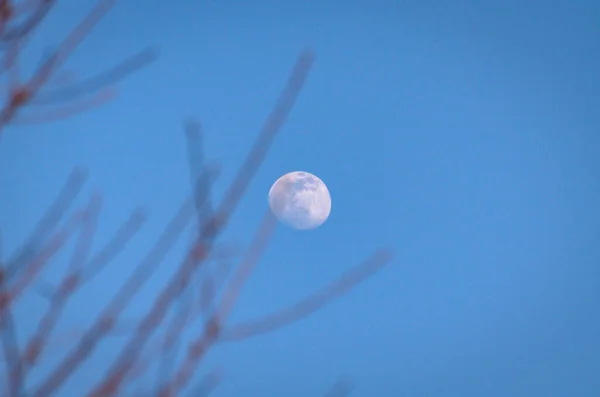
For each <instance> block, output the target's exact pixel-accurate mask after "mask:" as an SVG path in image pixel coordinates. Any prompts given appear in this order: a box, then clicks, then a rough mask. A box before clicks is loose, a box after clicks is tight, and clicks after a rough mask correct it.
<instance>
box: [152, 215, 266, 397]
mask: <svg viewBox="0 0 600 397" xmlns="http://www.w3.org/2000/svg"><path fill="white" fill-rule="evenodd" d="M276 225H277V220H276V218H275V216H274V215H273V213H271V211H270V210H267V212H266V213H265V215H264V217H263V220H262V223H261V225H260V227H259V228H258V231H257V232H256V234H255V236H254V238H253V240H252V243H251V244H250V247H249V248H248V251H247V252H246V254H245V255H244V258H243V259H242V260H241V262H240V264H239V266H238V267H237V269H236V270H235V273H234V275H233V277H232V279H231V280H230V282H229V283H228V284H227V286H226V287H225V292H224V293H223V298H222V299H221V301H220V302H219V304H218V307H217V309H216V310H215V313H214V314H213V315H212V316H211V318H209V319H208V321H207V322H206V326H205V329H204V331H203V333H202V334H201V335H200V336H199V337H197V338H195V339H194V340H192V342H191V343H189V345H188V353H187V355H186V357H185V359H184V361H183V363H182V364H181V365H180V366H179V368H178V370H177V372H176V373H175V375H174V376H173V379H172V380H171V381H170V382H169V383H168V384H167V385H165V386H164V387H163V388H162V389H161V391H160V393H159V394H158V395H159V397H170V396H172V395H175V394H176V393H178V392H180V391H181V390H183V389H184V388H185V387H186V386H187V384H188V383H189V381H190V380H191V378H192V376H193V375H194V373H195V371H196V369H197V367H198V363H199V362H200V361H201V360H202V359H203V358H204V356H205V355H206V352H207V351H208V349H209V348H210V347H211V346H212V345H213V343H214V342H215V341H216V340H217V338H218V337H219V334H220V329H221V326H222V325H223V324H224V323H225V322H226V321H227V317H228V316H229V314H230V313H231V310H232V309H233V307H234V305H235V302H236V301H237V298H238V296H239V293H240V292H241V289H242V287H243V286H244V284H245V283H246V281H247V279H248V277H250V275H251V274H252V271H253V270H254V268H255V267H256V265H257V264H258V261H259V260H260V258H261V256H262V254H263V253H264V251H265V249H266V248H267V245H268V243H269V241H270V238H271V235H272V234H273V231H274V230H275V227H276Z"/></svg>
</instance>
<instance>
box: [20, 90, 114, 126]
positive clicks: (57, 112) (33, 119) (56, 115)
mask: <svg viewBox="0 0 600 397" xmlns="http://www.w3.org/2000/svg"><path fill="white" fill-rule="evenodd" d="M116 94H117V92H116V89H115V88H111V87H108V88H104V89H102V90H101V91H99V92H97V93H95V94H94V95H92V96H90V97H89V98H84V99H79V100H77V101H75V102H73V103H69V104H68V105H64V106H62V107H60V108H57V109H50V110H46V111H36V112H35V113H34V114H28V115H26V116H18V117H17V118H16V119H15V120H14V121H13V124H15V125H25V124H40V123H48V122H52V121H58V120H62V119H66V118H70V117H73V116H76V115H79V114H82V113H84V112H87V111H89V110H92V109H96V108H99V107H101V106H103V105H105V104H107V103H108V102H110V101H111V100H113V99H114V98H115V97H116Z"/></svg>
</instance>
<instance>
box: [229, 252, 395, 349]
mask: <svg viewBox="0 0 600 397" xmlns="http://www.w3.org/2000/svg"><path fill="white" fill-rule="evenodd" d="M391 259H392V254H391V252H390V251H388V250H380V251H377V252H375V254H373V255H372V256H371V257H370V258H368V259H367V260H365V261H364V262H363V263H361V264H360V265H358V266H357V267H356V268H354V269H351V270H349V271H348V272H347V273H346V274H344V275H343V276H342V277H341V278H339V279H338V280H336V281H335V282H333V283H331V284H330V285H328V286H327V287H325V288H323V289H321V290H319V291H317V292H315V293H313V294H312V295H310V296H308V297H307V298H305V299H303V300H301V301H300V302H298V303H295V304H294V305H292V306H289V307H287V308H285V309H283V310H280V311H278V312H275V313H272V314H269V315H267V316H264V317H261V318H258V319H255V320H250V321H246V322H244V323H241V324H236V325H232V326H230V327H228V328H227V329H225V330H224V331H223V333H222V335H221V340H222V341H227V342H230V341H238V340H241V339H245V338H249V337H251V336H255V335H260V334H264V333H267V332H270V331H273V330H275V329H279V328H281V327H283V326H285V325H288V324H290V323H293V322H296V321H298V320H300V319H302V318H303V317H306V316H308V315H310V314H312V313H314V312H315V311H317V310H318V309H320V308H321V307H323V306H325V305H326V304H328V303H329V302H331V301H332V300H334V299H336V298H337V297H339V296H341V295H343V294H344V293H346V292H348V291H349V290H350V289H352V288H353V287H354V286H356V285H357V284H360V283H361V282H363V281H365V280H366V279H367V278H368V277H371V276H372V275H373V274H374V273H375V272H377V271H378V270H379V269H381V268H382V267H383V266H385V265H387V264H388V263H389V262H390V260H391Z"/></svg>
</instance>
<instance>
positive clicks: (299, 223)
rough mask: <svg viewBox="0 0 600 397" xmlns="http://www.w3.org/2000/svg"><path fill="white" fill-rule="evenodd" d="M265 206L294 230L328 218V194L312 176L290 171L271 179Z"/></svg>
mask: <svg viewBox="0 0 600 397" xmlns="http://www.w3.org/2000/svg"><path fill="white" fill-rule="evenodd" d="M269 207H271V211H273V213H274V214H275V216H276V217H277V218H278V219H279V220H280V221H281V222H282V223H284V224H286V225H288V226H290V227H292V228H294V229H300V230H308V229H314V228H317V227H319V226H321V225H322V224H323V223H324V222H325V221H326V220H327V217H329V213H330V212H331V196H330V195H329V190H328V189H327V186H325V184H324V183H323V181H322V180H320V179H319V178H317V177H316V176H315V175H313V174H310V173H308V172H303V171H294V172H290V173H289V174H285V175H284V176H282V177H281V178H279V179H277V181H275V183H274V184H273V186H272V187H271V190H269Z"/></svg>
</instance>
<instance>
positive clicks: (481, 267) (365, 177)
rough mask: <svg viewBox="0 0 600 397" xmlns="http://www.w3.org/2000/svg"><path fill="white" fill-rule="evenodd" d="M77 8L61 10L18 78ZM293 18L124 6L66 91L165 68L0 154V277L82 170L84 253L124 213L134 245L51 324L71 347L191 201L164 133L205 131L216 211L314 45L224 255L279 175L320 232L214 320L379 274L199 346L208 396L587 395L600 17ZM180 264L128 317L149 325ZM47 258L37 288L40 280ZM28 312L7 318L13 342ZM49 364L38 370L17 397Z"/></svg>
mask: <svg viewBox="0 0 600 397" xmlns="http://www.w3.org/2000/svg"><path fill="white" fill-rule="evenodd" d="M92 3H93V2H91V1H89V0H86V1H80V2H75V1H73V0H65V1H64V2H62V3H61V5H60V6H59V7H58V8H57V9H56V10H55V11H54V14H53V15H51V16H50V17H49V18H48V20H47V21H46V22H45V24H44V26H43V29H44V30H43V31H44V34H41V35H38V36H36V38H35V39H34V40H33V41H32V43H31V45H30V47H29V49H28V50H29V52H28V53H27V54H28V55H27V56H28V57H30V58H29V59H31V60H32V61H33V60H36V59H38V57H39V54H40V50H41V49H42V48H43V47H44V46H48V45H55V44H57V43H58V42H60V39H61V38H62V37H64V35H65V34H66V33H67V32H68V31H69V29H70V28H71V27H72V26H74V25H75V24H76V23H77V21H78V20H79V19H80V18H81V16H82V15H83V14H84V13H85V11H86V10H87V9H89V8H90V7H91V5H92ZM313 3H314V4H309V2H291V1H288V2H275V1H265V0H257V1H252V2H242V1H239V0H218V1H186V0H177V1H173V2H164V1H155V0H149V1H146V2H144V7H143V8H141V7H140V4H139V2H135V1H130V0H126V1H123V2H121V3H120V4H119V5H118V6H117V7H116V8H115V9H114V10H113V11H112V12H111V13H110V14H109V15H108V16H107V17H106V18H105V19H104V20H103V21H102V23H101V24H100V25H98V27H97V29H95V30H94V31H93V33H92V34H91V35H90V37H89V39H88V40H86V42H85V43H84V45H83V46H82V47H81V48H80V50H78V51H77V53H76V54H75V55H74V56H73V57H72V58H71V59H70V60H69V62H68V64H67V65H66V66H65V68H66V69H71V70H75V71H77V72H78V73H79V74H80V75H83V76H85V75H91V74H94V73H95V72H98V71H101V70H102V69H103V68H106V67H108V66H110V65H113V64H115V63H117V62H118V61H119V60H120V59H123V58H125V57H127V56H129V55H131V54H132V53H135V52H136V51H139V50H140V49H142V48H143V47H145V46H147V45H156V46H158V47H159V48H160V50H161V58H160V59H159V60H158V61H157V62H156V63H155V64H154V65H152V66H150V67H149V68H147V69H145V70H143V71H141V72H139V73H138V74H137V75H135V76H133V77H131V78H130V79H128V80H127V81H125V82H124V83H123V84H121V85H120V92H119V96H118V98H117V99H116V100H115V101H113V102H112V103H110V104H108V105H107V106H105V107H103V108H101V109H98V110H94V111H92V112H89V113H86V114H84V115H81V116H77V117H74V118H71V119H68V120H64V121H59V122H55V123H51V124H43V125H37V126H14V127H11V128H10V129H7V130H6V131H5V133H4V134H3V136H2V140H1V141H0V191H1V192H2V194H1V195H0V208H1V210H0V228H1V230H2V239H3V244H4V252H5V255H6V253H7V252H8V253H10V252H12V251H13V250H14V249H16V247H17V246H18V244H19V242H21V241H22V240H23V239H24V238H25V236H26V235H27V234H28V233H29V232H30V230H31V229H32V228H33V226H34V224H35V222H36V221H37V220H38V219H39V218H40V216H41V215H42V214H43V212H44V210H45V208H46V207H47V206H48V205H49V204H50V203H51V201H52V199H53V198H54V196H55V195H56V194H57V192H58V191H59V189H60V187H61V186H62V184H63V183H64V181H65V179H66V177H67V175H68V174H69V172H70V170H71V169H72V167H74V166H76V165H84V166H86V167H88V169H89V171H90V177H89V181H88V185H87V189H86V191H85V193H86V194H84V195H83V196H82V199H81V204H83V203H85V199H86V197H87V194H89V193H91V192H93V191H100V192H102V193H103V194H104V195H105V200H104V206H103V212H102V217H101V224H100V229H99V234H98V236H97V241H96V243H97V245H98V246H100V245H101V244H102V243H103V242H105V241H106V240H107V239H108V238H109V237H110V236H111V235H112V233H113V232H114V230H116V228H117V227H118V225H119V224H121V223H122V222H123V221H124V220H125V218H126V217H127V216H128V215H129V213H130V212H131V211H132V210H133V209H134V208H135V207H136V206H137V205H141V206H143V207H144V208H145V209H146V210H147V212H148V214H149V219H148V221H147V222H146V225H145V226H144V228H143V230H142V231H141V232H140V233H139V234H138V236H137V237H136V239H135V240H134V241H133V242H132V243H131V244H130V245H129V246H128V247H127V250H126V251H125V252H124V253H123V255H121V256H120V257H119V259H118V260H115V261H114V263H112V265H111V266H110V268H109V269H107V271H106V272H104V273H103V274H102V275H101V276H100V277H98V278H97V279H96V280H94V282H93V283H92V284H90V286H89V287H87V288H86V290H85V291H83V292H82V293H81V294H79V295H78V296H77V300H76V301H74V302H71V305H70V306H69V308H68V311H67V313H66V314H67V315H66V317H65V319H64V320H63V323H62V325H61V326H62V329H63V330H65V329H72V328H73V327H81V326H85V325H87V324H89V322H90V321H91V320H92V319H93V318H94V317H93V314H94V313H97V312H98V310H100V309H101V308H102V307H103V304H104V303H105V302H107V300H108V298H109V297H110V296H111V295H112V294H113V293H114V291H115V290H116V289H118V287H119V285H120V284H121V283H122V282H123V281H124V279H125V278H126V277H127V275H129V274H130V273H131V271H132V269H133V268H134V267H135V265H136V263H138V262H139V260H140V259H141V258H142V256H143V254H144V253H145V252H146V251H147V250H148V247H149V246H150V245H151V244H152V243H153V241H155V240H156V238H157V237H158V235H159V233H160V232H161V230H162V229H163V228H164V226H165V225H166V223H167V222H168V220H169V219H170V218H171V217H172V216H173V215H174V213H175V211H176V209H177V207H178V205H179V204H180V203H181V202H182V201H183V200H184V198H185V197H186V196H187V195H188V194H189V193H190V184H189V175H188V172H187V159H186V152H185V150H186V147H185V137H184V134H183V129H182V123H183V120H184V118H186V117H189V116H193V117H195V118H196V119H198V120H199V121H201V122H202V124H203V127H204V131H205V144H206V150H207V156H208V157H210V158H211V159H214V160H218V161H219V162H220V164H222V166H223V171H222V174H221V176H220V177H219V180H218V182H217V183H216V186H215V197H216V198H219V197H220V194H222V193H223V191H224V189H225V188H226V186H227V183H228V182H229V181H231V179H232V177H233V175H234V174H235V172H236V170H237V167H238V166H239V165H240V164H241V162H242V160H243V156H244V155H245V153H246V151H247V149H248V147H249V145H250V144H251V142H252V141H253V139H254V137H255V136H256V135H257V134H258V131H259V129H260V127H261V125H262V122H263V120H264V118H265V117H266V116H267V114H268V113H269V111H270V110H271V108H272V106H273V105H274V103H275V101H276V99H277V97H278V95H279V93H280V90H281V89H282V87H283V86H284V84H285V81H286V78H287V76H288V73H289V71H290V69H291V67H292V65H293V63H294V60H295V58H296V56H297V55H298V53H299V52H300V51H301V50H302V48H304V47H305V46H311V47H312V48H314V49H315V52H316V55H317V58H316V62H315V65H314V68H313V70H312V72H311V75H310V78H309V81H308V83H307V85H306V86H305V88H304V90H303V92H302V94H301V96H300V99H299V101H298V103H297V106H296V107H295V108H294V110H293V112H292V114H291V116H290V118H289V120H288V122H287V124H286V125H285V127H284V129H283V130H282V133H281V135H280V136H279V137H278V139H277V141H276V142H275V144H274V146H273V150H272V152H271V153H270V155H269V157H268V159H267V160H266V161H265V163H264V165H263V167H262V168H261V169H260V171H259V172H258V174H257V176H256V178H255V179H254V181H253V183H252V185H251V187H250V189H249V191H248V193H247V195H246V197H245V199H244V201H243V203H242V205H241V206H240V207H239V209H238V211H237V212H236V214H235V218H234V220H233V222H232V223H231V225H230V228H229V229H228V230H227V232H226V233H225V234H224V235H223V240H226V241H231V242H234V243H238V244H240V246H242V247H244V246H245V245H247V243H248V242H249V240H250V237H251V234H252V232H253V231H254V230H255V229H256V228H257V227H258V225H259V223H260V220H261V218H262V216H263V214H264V212H265V211H266V210H267V208H268V203H267V193H268V190H269V188H270V186H271V184H272V183H273V182H274V181H275V180H276V179H277V178H278V177H279V176H281V175H283V174H284V173H287V172H290V171H294V170H304V171H308V172H311V173H314V174H315V175H317V176H319V177H320V178H321V179H322V180H323V181H324V182H325V183H326V184H327V185H328V188H329V190H330V192H331V196H332V202H333V205H332V212H331V216H330V218H329V220H328V221H327V222H326V223H325V224H324V225H323V226H322V227H321V228H319V229H316V230H314V231H310V232H298V231H294V230H291V229H288V228H285V227H284V226H280V227H279V228H278V229H277V230H276V232H275V235H274V237H273V239H272V241H271V244H270V246H269V248H268V250H267V252H266V254H265V256H264V258H263V260H262V261H261V264H260V266H259V267H258V269H257V271H256V272H255V273H254V274H253V276H252V278H251V280H250V281H249V283H248V284H247V285H246V287H245V289H244V291H243V294H242V296H241V298H240V302H239V305H238V306H237V307H236V311H235V312H234V315H233V319H232V320H242V319H245V318H251V317H254V316H257V315H260V314H261V313H267V312H269V311H272V310H275V309H277V308H279V307H282V306H284V305H286V304H291V303H293V302H294V301H296V300H298V299H299V298H301V297H302V296H304V295H306V294H308V293H309V292H311V291H313V290H315V289H316V288H319V287H320V286H323V285H324V284H326V283H328V282H329V281H331V280H333V279H334V278H335V277H337V276H338V275H340V274H341V273H342V272H343V271H344V270H345V269H347V268H349V267H351V266H353V265H355V264H357V263H358V262H359V261H360V260H361V259H363V258H364V257H366V256H367V255H369V254H370V253H371V252H372V251H374V250H375V249H377V248H378V247H380V246H383V245H385V246H392V247H394V250H395V252H396V258H395V260H394V262H393V263H392V265H391V266H390V267H388V268H386V269H384V270H383V271H382V272H381V273H379V274H378V275H376V276H375V277H374V278H372V279H370V280H368V281H367V282H365V283H364V284H362V285H360V286H359V287H358V288H357V289H355V290H354V291H352V292H351V293H349V294H348V295H346V296H344V297H343V298H341V299H340V300H339V301H336V302H335V303H333V304H331V305H329V306H328V307H326V308H325V309H323V310H321V311H320V312H318V313H316V314H315V315H313V316H311V317H309V318H307V319H305V320H303V321H301V322H299V323H296V324H294V325H291V326H289V327H286V328H283V329H281V330H279V331H277V332H274V333H271V334H267V335H264V336H259V337H256V338H253V339H249V340H247V341H244V342H240V343H236V344H230V345H223V346H219V347H217V348H216V349H215V350H214V351H213V352H212V353H211V354H210V355H209V357H208V358H207V360H206V361H205V362H204V365H203V366H202V368H199V370H198V374H202V373H206V372H207V371H209V370H210V369H211V368H214V367H219V368H222V369H223V371H224V379H223V382H222V384H221V385H220V386H219V389H218V390H217V391H216V392H215V394H214V395H215V397H232V396H238V395H242V394H243V395H246V396H249V397H253V396H270V395H273V396H275V395H284V394H285V395H287V396H290V397H295V396H298V397H299V396H320V395H322V393H323V392H324V391H325V390H326V389H327V388H328V387H329V385H331V384H332V383H333V382H335V381H336V380H337V379H339V378H340V377H342V378H350V379H352V380H353V382H354V383H355V384H356V385H357V388H356V390H355V392H354V394H353V396H356V397H366V396H444V397H453V396H456V397H458V396H460V397H469V396H473V397H480V396H486V397H495V396H498V397H500V396H514V397H517V396H531V395H534V396H544V397H554V396H556V397H559V396H560V397H562V396H565V397H566V396H569V397H573V396H581V397H587V396H596V395H598V393H599V390H600V378H599V377H598V373H600V359H599V358H598V357H600V338H599V337H598V335H600V320H599V317H598V315H597V314H596V313H598V312H600V304H599V303H600V266H599V264H600V244H599V243H598V236H600V207H599V206H598V203H600V178H599V176H600V160H599V159H600V132H599V131H600V101H599V100H598V92H599V91H600V77H599V73H598V71H599V70H600V25H599V24H598V20H599V18H600V5H598V4H595V3H596V2H594V1H591V0H589V1H576V0H572V1H544V2H542V1H533V0H530V1H524V0H523V1H514V0H509V1H502V2H499V1H498V2H477V1H474V0H473V1H455V2H439V1H438V2H434V1H403V2H392V1H376V0H373V1H370V2H366V1H361V2H359V1H348V2H343V4H342V2H333V1H322V2H313ZM187 241H188V239H186V238H183V239H182V241H181V243H180V244H179V245H178V246H177V249H175V250H174V251H173V252H171V253H170V254H169V255H168V257H167V259H166V260H165V262H164V263H163V264H162V266H161V268H160V270H159V271H158V272H157V273H156V274H155V276H154V277H153V278H152V280H151V281H150V283H148V285H147V286H146V287H145V289H144V290H143V292H142V293H140V294H139V295H138V296H137V298H136V300H135V302H134V303H133V304H132V305H131V306H130V307H129V308H128V309H127V315H128V316H129V317H130V318H139V317H141V316H142V315H143V314H144V313H145V312H146V310H147V309H148V307H149V305H150V304H151V302H152V299H153V297H155V296H156V294H157V293H158V291H159V290H160V288H161V286H163V285H164V280H165V277H167V276H168V275H169V274H171V273H172V271H173V269H174V268H175V267H176V265H177V263H178V258H180V257H181V255H182V253H183V249H184V248H185V244H186V242H187ZM66 258H67V256H66V255H64V256H60V257H59V258H57V261H56V263H54V264H53V267H52V268H51V269H47V270H46V271H45V273H44V275H43V277H44V278H45V279H46V280H56V279H58V278H59V277H60V275H61V274H62V273H61V271H62V269H64V266H63V267H61V266H62V265H61V260H62V261H63V262H64V260H65V259H66ZM45 305H46V303H45V302H44V300H43V299H41V298H40V297H38V296H34V295H33V296H27V297H25V298H24V299H23V300H22V301H20V303H19V306H18V308H19V310H18V313H17V317H18V318H17V319H18V323H19V329H20V331H21V332H22V335H26V334H27V332H29V331H28V330H30V329H31V327H32V326H33V325H34V324H35V322H34V320H33V318H35V317H36V316H37V315H39V314H41V313H43V312H44V309H45V307H46V306H45ZM191 333H193V330H192V331H190V334H191ZM188 336H189V335H188ZM21 339H23V337H21ZM183 339H185V338H183ZM126 340H127V339H126V338H121V337H114V338H110V340H107V341H106V342H105V343H104V344H102V345H101V348H100V349H99V350H98V352H97V354H95V355H94V357H93V359H92V360H90V361H89V362H88V363H87V364H86V365H85V366H83V367H82V368H80V370H79V371H78V373H77V376H76V377H75V378H74V379H73V380H72V381H70V382H68V383H67V384H65V387H64V388H63V389H62V391H61V393H60V395H61V396H64V397H68V396H80V395H82V393H83V392H84V391H86V390H89V387H90V385H93V384H95V383H96V381H97V380H98V379H99V377H100V376H101V375H102V371H103V369H104V368H106V365H107V364H108V363H109V362H110V360H111V358H112V357H114V355H115V354H116V352H118V349H119V347H120V346H122V343H123V342H124V341H126ZM67 347H68V344H67V346H64V345H57V346H56V347H55V348H54V349H53V350H52V354H50V355H48V357H46V358H45V360H44V361H42V362H41V363H40V365H39V368H37V369H36V372H35V373H34V376H33V378H32V381H31V385H35V384H36V382H38V381H39V380H40V379H42V378H43V377H44V375H45V374H47V373H48V371H50V370H51V369H52V367H53V365H55V363H56V361H58V360H59V358H60V357H61V354H63V353H64V352H65V349H66V348H67ZM152 371H153V372H151V373H150V374H149V376H148V377H146V378H144V379H143V380H141V381H140V384H139V385H138V386H139V387H141V388H142V390H143V388H144V387H146V386H152V385H153V383H152V382H153V380H152V376H153V375H154V374H155V373H156V370H155V368H153V369H152Z"/></svg>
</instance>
